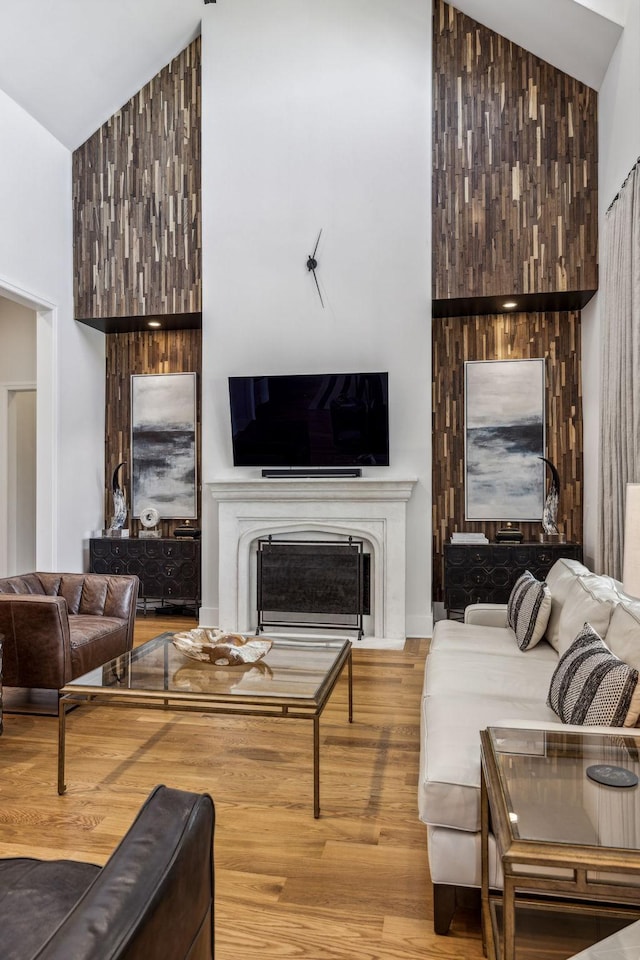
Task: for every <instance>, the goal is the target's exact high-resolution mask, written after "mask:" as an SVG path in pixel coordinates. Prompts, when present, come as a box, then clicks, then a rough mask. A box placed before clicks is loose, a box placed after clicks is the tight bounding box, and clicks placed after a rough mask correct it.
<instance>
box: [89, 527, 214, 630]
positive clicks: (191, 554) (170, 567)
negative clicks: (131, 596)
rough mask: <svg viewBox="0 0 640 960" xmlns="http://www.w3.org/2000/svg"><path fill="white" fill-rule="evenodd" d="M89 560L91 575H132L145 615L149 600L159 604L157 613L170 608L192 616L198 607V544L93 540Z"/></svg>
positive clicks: (131, 539)
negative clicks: (181, 609) (137, 582)
mask: <svg viewBox="0 0 640 960" xmlns="http://www.w3.org/2000/svg"><path fill="white" fill-rule="evenodd" d="M89 560H90V569H91V572H92V573H111V574H122V573H135V574H136V575H137V576H138V577H139V579H140V599H141V600H142V601H143V604H144V612H145V613H146V612H147V602H148V601H149V600H159V601H161V602H162V604H163V606H162V607H161V608H159V612H167V608H166V604H171V605H172V606H173V607H176V608H177V609H179V608H181V607H184V608H185V612H188V613H190V614H191V615H193V613H194V608H195V609H197V607H198V605H199V603H200V541H199V540H192V539H188V540H177V539H173V538H170V537H161V538H157V539H156V538H154V539H147V540H144V539H138V538H129V539H127V540H111V539H110V538H108V537H107V538H101V537H95V538H93V539H91V540H90V541H89ZM177 609H176V610H175V611H173V612H177Z"/></svg>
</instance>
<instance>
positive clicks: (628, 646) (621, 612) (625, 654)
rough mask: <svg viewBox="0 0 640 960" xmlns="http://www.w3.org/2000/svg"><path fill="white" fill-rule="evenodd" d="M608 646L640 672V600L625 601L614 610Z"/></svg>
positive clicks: (608, 631) (608, 634) (608, 633)
mask: <svg viewBox="0 0 640 960" xmlns="http://www.w3.org/2000/svg"><path fill="white" fill-rule="evenodd" d="M607 646H608V647H609V649H610V650H612V651H613V653H615V655H616V656H617V657H620V659H621V660H624V662H625V663H628V664H629V666H631V667H635V668H636V670H640V600H628V601H627V600H623V601H622V602H621V603H619V604H618V605H617V607H616V608H615V609H614V611H613V614H612V616H611V622H610V624H609V629H608V630H607Z"/></svg>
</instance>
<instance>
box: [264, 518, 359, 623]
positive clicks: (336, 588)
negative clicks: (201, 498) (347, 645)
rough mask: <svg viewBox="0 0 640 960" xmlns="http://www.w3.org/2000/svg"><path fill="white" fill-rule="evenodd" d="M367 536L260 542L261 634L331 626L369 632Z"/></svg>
mask: <svg viewBox="0 0 640 960" xmlns="http://www.w3.org/2000/svg"><path fill="white" fill-rule="evenodd" d="M363 547H364V543H363V541H362V540H354V539H353V538H349V540H348V541H344V542H340V541H335V542H334V541H319V540H274V539H273V538H271V537H268V538H267V539H263V540H259V541H258V632H259V633H260V632H261V631H262V630H264V628H265V627H275V626H278V627H283V626H296V627H325V628H327V629H332V630H338V629H340V630H344V629H350V630H356V631H357V632H358V639H360V638H361V637H362V635H363V616H364V615H365V614H367V613H369V580H370V576H369V559H370V558H369V555H368V554H365V553H364V551H363Z"/></svg>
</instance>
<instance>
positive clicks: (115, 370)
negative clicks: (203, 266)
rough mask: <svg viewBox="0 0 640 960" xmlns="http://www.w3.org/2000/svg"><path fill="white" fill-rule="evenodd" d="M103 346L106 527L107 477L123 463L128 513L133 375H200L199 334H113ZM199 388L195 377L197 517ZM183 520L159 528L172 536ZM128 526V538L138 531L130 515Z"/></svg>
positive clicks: (107, 508) (108, 516) (109, 504)
mask: <svg viewBox="0 0 640 960" xmlns="http://www.w3.org/2000/svg"><path fill="white" fill-rule="evenodd" d="M105 342H106V357H107V359H106V422H105V513H104V516H105V527H106V526H108V525H109V522H110V520H111V515H112V513H113V497H112V492H111V478H112V476H113V471H114V470H115V468H116V467H117V465H118V464H119V463H121V462H122V461H123V460H125V461H126V466H125V467H124V469H123V471H121V474H120V479H121V481H124V486H125V491H126V494H127V505H128V507H129V509H131V473H130V467H131V375H132V374H134V373H136V374H140V373H190V372H196V373H198V374H199V373H200V370H201V362H202V334H201V331H200V330H170V331H154V332H148V333H147V332H145V333H114V334H109V335H107V336H106V337H105ZM200 423H201V388H200V378H199V377H198V378H197V428H196V431H197V436H196V441H197V443H196V450H197V467H196V469H197V473H196V476H197V481H198V495H197V510H198V516H200V514H201V457H200V448H201V444H200ZM182 522H183V521H181V520H162V521H161V522H160V525H159V529H160V530H161V531H162V536H163V537H170V536H172V534H173V531H174V529H175V527H177V526H179V525H180V524H181V523H182ZM126 526H127V527H129V529H130V531H131V535H132V536H133V535H135V534H137V533H138V532H139V530H140V523H139V521H138V520H132V519H131V516H130V515H129V516H128V518H127V523H126Z"/></svg>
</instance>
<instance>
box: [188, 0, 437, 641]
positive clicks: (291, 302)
mask: <svg viewBox="0 0 640 960" xmlns="http://www.w3.org/2000/svg"><path fill="white" fill-rule="evenodd" d="M202 55H203V69H202V84H203V114H202V126H203V137H202V139H203V147H202V153H203V162H202V171H203V173H202V203H203V249H204V250H205V251H206V255H205V257H204V262H203V287H204V311H203V341H204V342H203V375H202V388H203V417H202V429H203V438H202V439H203V477H202V479H203V482H204V483H206V481H207V480H212V479H214V478H216V477H217V478H221V477H224V476H229V475H230V473H231V472H232V470H233V467H232V459H231V437H230V424H229V414H228V394H227V377H228V376H229V375H234V374H235V375H239V374H247V375H252V374H253V375H257V374H277V373H306V372H323V373H328V372H340V371H343V372H350V371H356V370H362V371H366V370H388V371H389V389H390V430H391V438H390V444H391V451H390V452H391V466H390V467H389V468H379V469H378V470H372V469H371V468H370V469H369V471H368V472H369V475H372V474H373V475H375V476H385V475H387V476H398V477H400V476H402V477H416V478H417V479H418V484H417V486H416V488H415V490H414V493H413V496H412V499H411V501H410V503H409V507H408V520H409V524H408V526H409V543H408V549H407V562H408V577H407V614H408V617H407V631H408V633H409V635H428V633H429V632H430V628H431V477H430V445H431V414H430V393H431V390H430V356H431V349H430V343H431V330H430V316H431V303H430V290H431V278H430V261H431V251H430V246H429V244H430V209H429V202H430V191H431V186H430V184H431V155H430V119H429V118H430V116H431V4H430V3H429V2H428V0H349V2H348V3H345V2H344V0H324V2H323V3H317V2H315V0H260V2H259V3H257V2H255V0H234V2H233V3H228V4H217V5H211V6H207V7H206V8H205V10H204V12H203V26H202ZM320 228H322V230H323V233H322V239H321V243H320V247H319V249H318V254H317V259H318V263H319V269H318V278H319V280H320V283H321V285H322V293H323V297H324V300H325V309H322V307H321V305H320V302H319V299H318V295H317V292H316V289H315V285H314V283H313V279H312V277H311V275H309V274H308V273H307V270H306V267H305V262H306V258H307V256H308V254H309V253H310V252H311V249H312V247H313V244H314V242H315V240H316V237H317V234H318V231H319V230H320ZM237 472H238V475H243V476H251V475H254V476H257V475H259V471H257V470H256V471H250V470H243V471H240V470H238V471H237ZM202 526H203V551H204V553H203V608H204V611H205V613H204V616H205V617H208V616H210V617H215V615H216V611H217V603H218V600H217V578H218V573H217V540H216V536H217V529H216V528H217V524H216V505H215V504H214V503H213V501H212V500H211V499H210V497H209V496H208V494H207V491H206V488H205V489H204V492H203V518H202ZM230 562H234V560H233V558H230Z"/></svg>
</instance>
